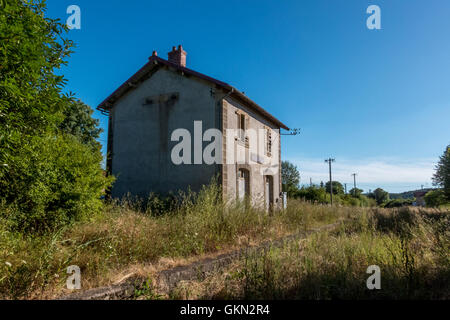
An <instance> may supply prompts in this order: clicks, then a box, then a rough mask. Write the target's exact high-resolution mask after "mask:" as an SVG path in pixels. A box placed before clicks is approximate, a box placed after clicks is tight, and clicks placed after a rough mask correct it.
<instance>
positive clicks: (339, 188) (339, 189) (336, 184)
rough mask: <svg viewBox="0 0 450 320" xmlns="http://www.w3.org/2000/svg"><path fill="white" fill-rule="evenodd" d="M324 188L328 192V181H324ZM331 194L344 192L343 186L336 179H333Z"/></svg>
mask: <svg viewBox="0 0 450 320" xmlns="http://www.w3.org/2000/svg"><path fill="white" fill-rule="evenodd" d="M325 190H326V191H327V192H328V193H330V181H328V182H327V183H325ZM333 194H344V186H343V185H342V183H340V182H338V181H333Z"/></svg>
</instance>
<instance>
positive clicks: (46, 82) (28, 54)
mask: <svg viewBox="0 0 450 320" xmlns="http://www.w3.org/2000/svg"><path fill="white" fill-rule="evenodd" d="M2 4H3V7H2V8H1V10H0V48H1V49H0V206H1V208H0V218H1V219H2V220H3V219H6V221H7V224H8V225H10V226H11V227H12V228H14V229H17V230H21V231H28V232H33V231H39V232H40V231H45V230H47V229H51V228H54V227H57V226H60V225H61V224H66V223H69V222H70V221H73V220H77V219H82V218H84V217H86V216H87V215H91V214H94V213H95V212H96V211H98V210H99V209H100V205H101V202H100V200H99V199H100V196H101V194H102V193H103V190H105V188H107V186H108V185H109V184H110V183H111V179H109V178H106V177H104V175H103V170H102V168H101V160H102V157H101V153H100V150H99V149H98V148H92V147H89V146H87V145H85V144H83V143H82V141H83V139H82V138H81V136H78V134H77V131H76V130H75V128H76V126H77V125H73V127H72V129H71V130H69V128H70V126H69V125H62V124H61V123H62V122H63V121H64V119H65V117H66V116H67V114H71V113H72V111H66V113H65V110H66V109H67V108H69V107H70V106H71V105H72V104H73V103H74V100H73V97H72V95H64V94H63V93H62V90H63V88H64V85H65V83H66V80H65V79H64V77H63V76H61V75H57V74H56V73H55V71H56V70H58V69H59V68H60V67H61V66H62V65H65V64H66V61H65V59H66V58H67V57H68V56H69V55H70V53H71V52H72V51H71V47H72V46H73V43H72V41H70V40H67V39H65V38H64V37H63V35H64V33H65V32H66V31H67V27H66V26H65V25H64V24H62V23H60V22H59V21H58V20H55V19H50V18H47V17H45V10H46V7H45V2H44V1H40V0H36V1H20V0H9V1H2ZM69 122H70V121H69ZM61 126H62V127H61ZM61 129H62V130H61ZM64 132H69V133H71V134H67V133H64ZM80 132H84V133H85V130H84V129H81V130H80ZM88 132H89V130H88ZM90 134H91V135H92V136H95V134H96V132H95V130H91V131H90ZM87 135H89V134H87ZM87 135H84V137H87ZM86 141H91V140H89V139H85V142H86ZM87 144H89V143H87Z"/></svg>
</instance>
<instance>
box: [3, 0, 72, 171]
mask: <svg viewBox="0 0 450 320" xmlns="http://www.w3.org/2000/svg"><path fill="white" fill-rule="evenodd" d="M44 13H45V3H43V2H41V1H33V2H28V1H27V2H25V1H17V0H15V1H7V2H6V5H5V8H4V9H2V10H1V11H0V42H1V50H0V66H1V67H0V163H2V164H8V161H9V156H10V155H11V154H13V153H14V150H16V149H17V148H19V147H20V145H21V143H23V141H22V137H23V136H28V135H34V134H42V133H43V132H46V131H48V130H51V129H55V128H56V125H57V123H59V122H60V121H61V120H62V118H63V115H62V114H61V112H60V111H61V110H62V109H63V108H64V107H65V106H67V104H68V103H69V102H70V99H69V98H68V97H65V96H62V94H61V90H62V87H63V86H64V85H65V83H66V81H65V79H64V78H63V76H60V75H56V74H55V73H54V71H55V70H56V69H58V68H60V67H61V66H62V65H64V64H66V61H65V58H67V57H68V56H69V54H70V53H71V51H70V48H71V47H72V42H71V41H69V40H66V39H63V38H61V34H62V33H63V32H64V31H65V30H66V26H65V25H64V24H62V23H60V22H59V21H58V20H54V19H49V18H46V17H44ZM0 170H1V167H0Z"/></svg>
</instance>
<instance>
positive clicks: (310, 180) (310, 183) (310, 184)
mask: <svg viewBox="0 0 450 320" xmlns="http://www.w3.org/2000/svg"><path fill="white" fill-rule="evenodd" d="M309 186H310V187H312V178H311V177H310V178H309Z"/></svg>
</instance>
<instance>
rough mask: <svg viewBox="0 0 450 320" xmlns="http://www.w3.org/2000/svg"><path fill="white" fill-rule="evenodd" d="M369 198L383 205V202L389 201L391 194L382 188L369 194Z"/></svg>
mask: <svg viewBox="0 0 450 320" xmlns="http://www.w3.org/2000/svg"><path fill="white" fill-rule="evenodd" d="M369 198H372V199H375V201H376V202H377V204H378V205H381V204H382V203H383V202H385V201H388V200H389V193H388V192H387V191H384V190H383V189H381V188H377V189H375V190H374V191H373V192H372V193H370V194H369Z"/></svg>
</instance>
